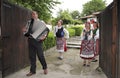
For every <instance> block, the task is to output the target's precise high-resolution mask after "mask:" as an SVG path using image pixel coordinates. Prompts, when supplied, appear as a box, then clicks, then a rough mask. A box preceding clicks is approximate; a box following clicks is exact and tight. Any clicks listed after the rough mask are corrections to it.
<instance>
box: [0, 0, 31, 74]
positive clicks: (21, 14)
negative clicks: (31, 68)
mask: <svg viewBox="0 0 120 78" xmlns="http://www.w3.org/2000/svg"><path fill="white" fill-rule="evenodd" d="M1 8H2V9H1V12H2V13H1V18H2V19H1V30H2V32H1V37H2V73H3V76H6V75H8V74H10V73H13V72H15V71H17V70H19V69H21V68H23V67H25V66H27V65H28V63H29V61H28V46H27V40H26V39H25V38H24V37H23V33H22V28H23V26H25V23H26V21H27V20H28V19H29V18H30V13H31V12H30V11H29V10H27V9H25V8H22V7H19V6H16V5H13V4H10V3H8V2H5V1H4V2H2V7H1Z"/></svg>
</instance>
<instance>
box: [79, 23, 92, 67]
mask: <svg viewBox="0 0 120 78" xmlns="http://www.w3.org/2000/svg"><path fill="white" fill-rule="evenodd" d="M92 36H93V33H92V30H91V29H90V23H89V22H87V23H85V28H84V29H83V32H82V36H81V37H82V43H81V49H80V57H81V58H82V59H84V61H83V66H88V67H89V66H90V62H91V60H92V59H93V57H94V41H93V38H92Z"/></svg>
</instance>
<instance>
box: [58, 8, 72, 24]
mask: <svg viewBox="0 0 120 78" xmlns="http://www.w3.org/2000/svg"><path fill="white" fill-rule="evenodd" d="M57 19H58V20H59V19H62V20H63V23H64V24H68V23H72V20H73V19H72V16H71V15H70V12H69V10H64V11H63V10H60V11H59V12H58V16H57Z"/></svg>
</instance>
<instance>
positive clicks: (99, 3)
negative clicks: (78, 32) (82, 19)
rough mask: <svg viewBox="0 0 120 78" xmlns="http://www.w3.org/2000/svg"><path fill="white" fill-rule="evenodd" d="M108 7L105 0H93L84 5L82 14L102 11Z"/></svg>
mask: <svg viewBox="0 0 120 78" xmlns="http://www.w3.org/2000/svg"><path fill="white" fill-rule="evenodd" d="M105 8H106V2H105V1H103V0H91V1H89V2H87V3H85V4H84V5H83V11H82V14H81V16H86V15H90V14H92V13H93V12H97V11H102V10H104V9H105Z"/></svg>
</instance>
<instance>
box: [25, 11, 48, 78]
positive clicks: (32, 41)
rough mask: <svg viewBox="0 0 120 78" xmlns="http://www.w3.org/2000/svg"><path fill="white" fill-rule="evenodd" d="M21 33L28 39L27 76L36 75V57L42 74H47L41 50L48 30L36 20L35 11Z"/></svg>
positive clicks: (36, 14) (42, 23)
mask: <svg viewBox="0 0 120 78" xmlns="http://www.w3.org/2000/svg"><path fill="white" fill-rule="evenodd" d="M23 32H24V36H26V37H28V44H29V59H30V64H31V66H30V72H29V73H28V74H27V76H32V75H33V74H35V73H36V55H37V56H38V59H39V61H40V63H41V64H42V68H43V70H44V74H47V73H48V71H47V64H46V60H45V57H44V53H43V49H42V42H43V40H44V39H45V38H46V37H47V35H48V32H49V29H48V28H47V27H46V24H45V23H44V22H42V21H41V20H40V19H39V18H38V13H37V12H36V11H32V18H31V20H30V21H28V23H27V25H26V26H25V27H24V28H23Z"/></svg>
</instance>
